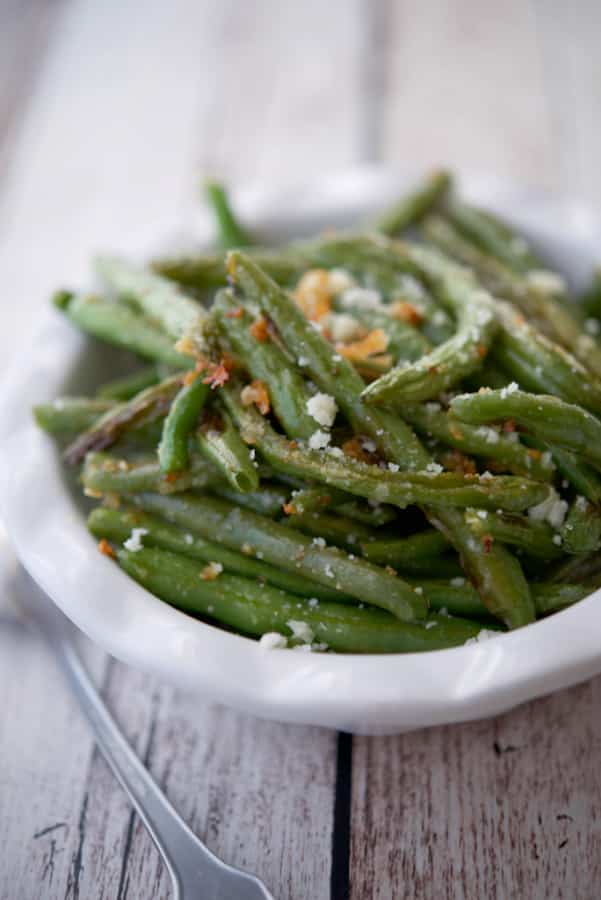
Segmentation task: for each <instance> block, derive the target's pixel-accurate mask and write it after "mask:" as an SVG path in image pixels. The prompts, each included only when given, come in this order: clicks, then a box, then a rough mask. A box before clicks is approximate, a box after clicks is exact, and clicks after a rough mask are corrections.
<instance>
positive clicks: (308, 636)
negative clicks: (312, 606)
mask: <svg viewBox="0 0 601 900" xmlns="http://www.w3.org/2000/svg"><path fill="white" fill-rule="evenodd" d="M286 625H287V626H288V628H289V629H290V631H291V632H292V637H295V638H297V639H298V640H299V641H302V642H303V643H304V644H311V642H312V641H313V638H314V637H315V634H314V632H313V629H312V628H311V626H310V625H307V623H306V622H301V621H297V620H296V619H290V620H289V621H288V622H286Z"/></svg>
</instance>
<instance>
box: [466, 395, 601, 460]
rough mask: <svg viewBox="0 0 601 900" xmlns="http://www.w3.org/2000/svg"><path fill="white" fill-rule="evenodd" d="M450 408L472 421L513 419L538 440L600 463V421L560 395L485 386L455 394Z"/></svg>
mask: <svg viewBox="0 0 601 900" xmlns="http://www.w3.org/2000/svg"><path fill="white" fill-rule="evenodd" d="M451 411H452V413H453V414H454V415H455V416H456V417H457V418H458V419H460V420H461V421H463V422H469V423H470V424H472V425H479V424H481V423H484V422H491V421H495V420H498V419H512V420H513V421H515V422H517V423H518V424H519V425H522V426H523V427H524V428H527V429H528V430H529V431H530V432H531V433H532V434H534V435H535V437H537V438H538V439H539V440H541V441H544V442H545V443H549V444H553V445H556V446H558V447H563V448H564V449H566V450H571V451H573V452H575V453H579V454H580V455H581V456H583V457H585V458H586V459H587V460H589V462H591V463H592V464H593V465H594V466H595V467H596V468H599V467H601V422H599V420H598V419H597V418H595V416H593V415H591V413H589V412H587V411H586V410H584V409H582V408H581V407H579V406H575V405H574V404H571V403H566V402H565V401H563V400H560V399H559V398H558V397H552V396H547V395H544V394H529V393H526V392H524V391H520V390H512V389H510V388H503V389H502V390H500V391H489V390H483V391H479V392H478V393H476V394H461V395H460V396H458V397H455V398H453V400H452V401H451Z"/></svg>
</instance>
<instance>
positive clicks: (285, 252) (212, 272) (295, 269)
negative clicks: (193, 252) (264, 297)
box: [152, 247, 307, 292]
mask: <svg viewBox="0 0 601 900" xmlns="http://www.w3.org/2000/svg"><path fill="white" fill-rule="evenodd" d="M246 252H247V253H249V254H250V255H251V256H252V258H253V259H254V260H255V261H256V262H257V264H258V265H260V266H261V268H262V269H264V270H265V271H266V272H268V273H269V275H270V277H271V278H273V279H274V281H277V283H278V284H290V282H291V281H292V280H293V279H294V278H295V277H297V276H298V274H299V273H300V272H302V271H303V269H304V268H305V267H306V265H307V260H306V259H305V257H304V255H303V254H302V253H299V252H298V251H297V250H293V249H291V248H282V249H279V250H265V249H255V248H254V247H249V248H248V249H247V251H246ZM152 268H153V270H154V271H155V272H157V274H159V275H162V276H164V277H165V278H168V279H169V280H170V281H174V282H177V284H179V285H181V287H182V288H184V289H185V290H194V291H200V292H204V291H207V290H211V289H215V288H219V287H225V285H226V284H227V270H226V263H225V259H224V257H223V254H221V253H202V254H199V255H197V256H188V257H179V258H177V257H176V258H172V259H159V260H155V261H154V262H153V264H152Z"/></svg>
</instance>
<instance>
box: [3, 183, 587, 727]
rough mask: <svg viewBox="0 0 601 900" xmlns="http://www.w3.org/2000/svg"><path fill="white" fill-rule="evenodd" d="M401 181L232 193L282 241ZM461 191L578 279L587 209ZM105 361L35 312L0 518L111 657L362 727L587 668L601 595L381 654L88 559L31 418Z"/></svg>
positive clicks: (60, 471) (459, 717)
mask: <svg viewBox="0 0 601 900" xmlns="http://www.w3.org/2000/svg"><path fill="white" fill-rule="evenodd" d="M410 182H411V179H410V178H407V177H399V176H398V175H393V174H391V173H387V172H384V171H382V170H373V169H357V170H353V171H350V172H346V173H343V174H341V175H338V176H336V177H332V178H326V179H324V180H322V181H320V182H319V183H318V184H315V185H309V186H307V185H302V186H300V187H296V188H290V189H287V190H278V191H275V190H272V191H269V192H266V191H254V192H247V193H246V194H241V195H240V197H239V198H238V201H239V204H240V209H241V210H242V211H243V213H244V215H245V217H246V218H247V219H248V220H249V221H253V222H255V223H257V224H258V225H259V226H260V227H261V229H262V230H264V231H265V232H266V233H271V234H276V235H278V236H279V237H281V236H283V235H287V234H298V233H299V232H302V233H306V232H310V231H312V230H314V229H316V228H318V227H322V226H325V225H328V224H334V225H338V224H341V225H342V224H348V223H350V222H352V221H353V220H356V219H357V217H360V216H361V215H363V214H365V213H366V212H370V211H373V210H375V209H376V208H378V207H380V206H381V205H383V204H384V203H386V202H387V201H390V200H391V199H392V198H394V197H395V196H396V195H397V194H398V193H399V192H400V191H402V190H403V189H404V188H405V187H406V186H407V185H408V184H409V183H410ZM462 190H463V192H464V194H465V195H466V196H467V197H469V198H470V199H472V200H474V201H478V202H479V203H482V204H485V205H487V206H490V208H492V209H495V210H497V211H498V212H500V213H503V214H505V215H506V216H507V217H508V218H509V219H511V220H513V221H515V222H516V224H518V225H520V226H521V227H522V228H523V229H524V230H525V231H526V232H527V233H528V234H529V235H530V236H531V237H532V238H533V240H534V241H535V242H536V244H537V245H538V246H539V247H540V248H541V249H542V250H543V251H544V253H545V254H546V255H547V256H548V257H549V258H550V259H552V260H553V261H554V262H555V263H556V264H558V265H559V267H560V268H561V269H562V270H563V271H564V272H565V273H567V275H568V277H569V278H570V280H572V281H573V282H574V283H576V284H577V285H581V284H582V283H583V281H584V280H585V279H586V277H587V275H588V274H589V272H590V268H591V265H592V263H593V262H594V259H595V253H596V252H597V251H598V249H599V247H600V245H601V241H600V238H601V227H600V225H599V222H598V221H596V220H595V217H594V216H593V215H592V214H591V213H589V212H587V211H586V210H583V209H581V208H577V207H575V206H573V205H570V204H567V203H564V202H560V201H559V200H558V199H553V198H551V197H549V196H542V195H541V194H539V193H535V192H532V191H526V190H523V189H520V188H517V187H515V186H510V185H507V184H502V183H499V182H497V181H495V180H491V179H490V178H472V179H467V180H465V182H464V183H462ZM186 233H187V234H188V235H189V234H193V235H194V236H196V237H197V239H198V240H199V241H206V240H207V237H208V235H209V232H208V223H207V221H206V219H204V218H203V217H200V218H199V220H198V221H196V222H180V223H172V222H171V223H156V226H153V227H152V229H150V230H149V234H147V235H146V236H143V237H142V239H141V240H140V239H136V240H134V241H119V242H116V247H115V249H116V250H120V249H123V248H124V246H125V248H126V249H127V250H128V252H133V253H136V254H141V255H142V256H143V255H147V254H148V253H150V252H154V251H155V250H156V249H157V248H158V247H161V246H162V247H163V249H164V248H165V246H169V245H170V246H171V248H172V247H173V239H174V234H186ZM66 274H68V273H66ZM52 287H54V286H53V285H49V289H51V288H52ZM109 357H110V361H108V360H107V354H106V353H104V352H103V353H100V352H99V347H98V345H97V344H95V343H94V342H92V341H89V340H87V339H86V338H84V337H82V336H81V335H79V334H78V333H77V332H76V331H75V330H74V329H73V328H71V326H70V325H69V324H68V323H67V322H65V321H63V319H62V318H61V316H60V315H59V314H58V313H56V314H54V313H49V314H48V316H47V320H46V323H45V325H44V327H43V329H42V331H41V333H40V334H39V335H38V336H37V338H36V340H35V341H34V342H33V343H29V345H28V349H27V351H26V353H25V355H20V354H19V355H18V358H17V362H16V364H15V366H14V367H13V369H12V370H11V372H10V373H9V375H8V377H7V379H6V380H5V382H4V385H3V387H2V391H1V393H0V511H1V513H2V516H3V518H4V522H5V525H6V527H7V529H8V531H9V534H10V535H11V537H12V540H13V542H14V545H15V547H16V550H17V553H18V555H19V557H20V558H21V560H22V562H23V563H24V564H25V566H26V567H27V569H28V570H29V571H30V572H31V574H32V575H33V577H34V578H35V579H36V580H37V581H38V582H39V584H40V585H41V586H42V587H43V588H44V590H46V591H47V593H48V594H49V595H50V597H52V599H53V600H54V601H55V602H56V603H57V604H58V605H59V606H60V607H61V609H62V610H63V611H64V612H65V613H66V614H67V615H68V616H69V617H70V618H71V619H72V620H73V621H74V622H75V623H76V624H77V625H78V626H79V627H80V628H81V629H82V630H83V631H84V632H85V633H86V634H87V635H89V637H91V638H92V639H93V640H95V641H96V642H97V643H98V644H100V645H101V646H102V647H104V648H105V649H106V650H107V651H108V652H109V653H112V654H113V655H114V656H116V657H118V658H119V659H121V660H123V661H125V662H127V663H130V664H131V665H133V666H136V667H138V668H141V669H145V670H147V671H149V672H154V673H156V674H159V675H161V676H163V677H165V678H167V679H169V680H171V681H172V682H174V683H175V684H177V685H180V686H182V687H184V688H187V689H193V690H195V691H197V692H199V694H201V695H203V696H204V697H207V698H211V699H212V700H216V701H219V702H222V703H225V704H227V705H229V706H233V707H236V708H238V709H241V710H244V711H246V712H252V713H255V714H256V715H259V716H263V717H266V718H270V719H279V720H282V721H287V722H299V723H311V724H316V725H324V726H327V727H330V728H338V729H341V730H345V731H351V732H355V733H365V734H392V733H396V732H400V731H405V730H408V729H412V728H418V727H421V726H426V725H436V724H441V723H446V722H458V721H464V720H468V719H476V718H480V717H483V716H491V715H495V714H497V713H499V712H502V711H503V710H506V709H508V708H510V707H512V706H514V705H516V704H518V703H522V702H524V701H526V700H529V699H531V698H533V697H537V696H540V695H542V694H547V693H549V692H551V691H554V690H557V689H559V688H562V687H566V686H568V685H571V684H574V683H576V682H578V681H582V680H584V679H586V678H589V677H590V676H592V675H594V674H596V673H597V672H599V671H601V640H600V637H601V596H600V593H601V592H596V593H595V594H593V595H592V596H590V597H589V598H587V599H586V600H583V601H582V602H580V603H578V604H576V605H575V606H573V607H572V608H571V609H568V610H565V611H564V612H561V613H558V614H556V615H554V616H552V617H550V618H548V619H545V620H543V621H541V622H537V623H536V624H534V625H530V626H528V627H527V628H522V629H520V630H519V631H515V632H512V633H509V634H506V635H502V636H500V637H497V638H494V639H492V640H489V641H486V642H483V643H480V644H476V645H473V646H467V647H460V648H457V649H453V650H439V651H435V652H432V653H424V654H407V655H379V656H375V655H374V656H359V655H346V656H345V655H335V654H318V653H315V654H302V653H294V652H290V651H286V650H274V651H266V650H264V649H262V648H261V647H260V646H259V644H258V643H257V642H255V641H252V640H249V639H247V638H244V637H239V636H237V635H234V634H229V633H227V632H225V631H221V630H220V629H219V628H217V627H213V626H211V625H206V624H204V623H202V622H199V621H197V620H195V619H193V618H190V617H189V616H186V615H185V614H183V613H181V612H179V611H177V610H175V609H173V608H171V607H170V606H168V605H167V604H165V603H162V602H161V601H160V600H158V599H157V598H156V597H154V596H153V595H152V594H149V593H148V592H147V591H145V590H143V589H142V588H141V587H139V586H138V585H137V584H136V583H135V582H134V581H132V580H131V579H130V578H129V577H128V576H127V575H125V574H124V573H123V572H121V571H120V570H119V569H118V567H117V566H116V565H115V564H114V563H113V562H111V561H110V560H109V559H107V558H106V557H104V556H102V555H101V554H100V553H98V551H97V550H96V546H95V541H94V540H93V539H92V538H91V537H90V535H89V534H88V533H87V531H86V528H85V524H84V518H83V508H82V500H81V498H80V495H79V492H78V490H77V488H76V486H75V485H74V484H73V483H72V480H70V479H69V477H68V476H67V474H66V473H65V470H64V467H63V466H62V464H61V461H60V459H59V454H58V452H57V450H56V448H55V446H54V444H53V442H52V440H50V439H49V438H48V437H47V436H46V435H44V434H42V433H41V432H40V431H39V430H38V429H37V428H36V427H35V425H34V424H33V421H32V418H31V414H30V408H31V406H32V405H33V404H34V403H35V402H40V401H44V400H47V399H50V398H53V397H55V396H57V395H59V394H61V393H64V392H65V391H66V390H71V391H72V392H73V391H75V390H79V392H81V391H82V390H85V389H86V387H87V386H91V385H93V384H94V383H97V381H98V379H99V376H100V374H101V372H102V369H103V368H104V371H105V372H106V371H107V367H109V369H108V370H109V371H111V370H112V367H113V364H114V356H113V355H112V354H109ZM23 360H24V362H23Z"/></svg>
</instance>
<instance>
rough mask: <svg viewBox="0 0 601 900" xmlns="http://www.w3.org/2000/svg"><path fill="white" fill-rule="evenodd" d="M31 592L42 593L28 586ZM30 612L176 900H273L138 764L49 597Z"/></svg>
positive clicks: (68, 627)
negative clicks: (217, 851)
mask: <svg viewBox="0 0 601 900" xmlns="http://www.w3.org/2000/svg"><path fill="white" fill-rule="evenodd" d="M31 590H32V591H37V592H39V593H40V594H41V593H42V592H41V591H40V589H39V588H38V587H37V586H36V585H34V583H33V582H32V583H31ZM33 602H34V603H35V609H31V608H30V610H29V611H30V612H32V613H33V618H34V619H35V621H36V623H37V624H38V626H39V628H40V630H41V631H42V632H43V633H44V635H45V637H46V638H47V639H48V642H49V643H50V645H51V647H52V649H53V650H54V653H55V655H56V658H57V661H58V662H59V664H60V667H61V669H62V671H63V673H64V675H65V676H66V679H67V681H68V682H69V684H70V686H71V688H72V690H73V693H74V694H75V696H76V698H77V700H78V703H79V706H80V708H81V711H82V712H83V714H84V716H85V717H86V719H87V720H88V722H89V724H90V726H91V727H92V730H93V732H94V736H95V738H96V742H97V743H98V746H99V747H100V749H101V751H102V753H103V755H104V757H105V759H106V760H107V762H108V764H109V766H110V767H111V769H112V771H113V774H114V775H115V777H116V778H117V780H118V781H119V783H120V784H121V787H122V788H123V790H124V791H125V792H126V794H127V795H128V797H129V798H130V800H131V802H132V804H133V806H134V808H135V810H136V812H137V814H138V815H139V817H140V819H141V820H142V822H143V823H144V825H145V827H146V829H147V830H148V832H149V834H150V836H151V838H152V840H153V841H154V843H155V845H156V847H157V849H158V850H159V853H160V854H161V856H162V857H163V860H164V862H165V864H166V866H167V869H168V871H169V874H170V876H171V879H172V882H173V888H174V894H173V897H174V900H188V898H190V900H191V898H192V897H194V898H197V900H198V898H200V897H202V898H206V900H209V898H210V900H232V898H239V900H269V898H271V900H273V898H272V897H271V894H270V893H269V892H268V891H267V890H266V889H265V887H264V886H263V884H262V883H261V882H260V881H259V879H257V878H255V877H254V876H252V875H248V874H246V873H243V872H239V871H238V870H237V869H234V868H232V867H231V866H228V865H227V864H226V863H224V862H222V861H221V860H220V859H218V857H216V856H215V855H214V854H213V853H211V851H210V850H209V849H208V848H207V847H205V845H204V844H203V843H202V842H201V841H200V840H199V838H197V837H196V835H195V834H194V832H193V831H192V830H191V829H190V828H189V827H188V826H187V825H186V823H185V822H184V821H183V820H182V819H181V818H180V816H179V815H178V813H177V812H176V811H175V809H174V808H173V806H172V805H171V803H170V802H169V801H168V800H167V798H166V797H165V795H164V794H163V793H162V791H161V790H160V788H159V787H158V785H157V784H156V782H155V781H154V780H153V778H152V777H151V775H150V774H149V772H148V771H147V769H146V768H145V767H144V766H143V764H142V763H141V762H140V760H139V759H138V757H137V756H136V754H135V753H134V751H133V750H132V748H131V747H130V745H129V744H128V742H127V741H126V739H125V737H124V736H123V734H122V732H121V730H120V729H119V727H118V725H117V723H116V722H115V720H114V719H113V717H112V716H111V714H110V712H109V711H108V709H107V707H106V705H105V703H104V701H103V700H102V698H101V697H100V695H99V693H98V691H97V690H96V688H95V687H94V684H93V682H92V680H91V678H90V676H89V674H88V672H87V671H86V669H85V667H84V665H83V664H82V662H81V659H80V657H79V655H78V653H77V650H76V648H75V643H74V641H73V639H72V637H71V626H70V624H69V623H68V621H67V619H66V618H65V616H64V615H63V614H62V613H61V612H60V610H59V609H58V608H57V607H56V606H55V605H54V603H53V602H52V601H50V599H49V598H48V597H46V596H45V595H44V596H41V597H40V599H39V602H36V601H33Z"/></svg>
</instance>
